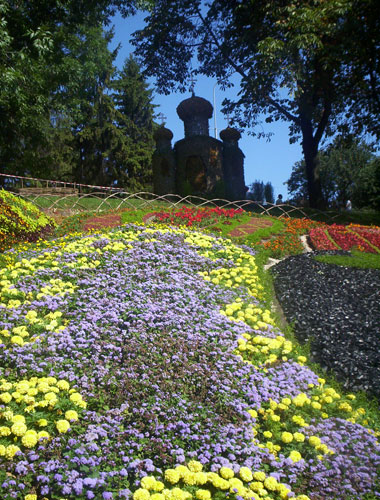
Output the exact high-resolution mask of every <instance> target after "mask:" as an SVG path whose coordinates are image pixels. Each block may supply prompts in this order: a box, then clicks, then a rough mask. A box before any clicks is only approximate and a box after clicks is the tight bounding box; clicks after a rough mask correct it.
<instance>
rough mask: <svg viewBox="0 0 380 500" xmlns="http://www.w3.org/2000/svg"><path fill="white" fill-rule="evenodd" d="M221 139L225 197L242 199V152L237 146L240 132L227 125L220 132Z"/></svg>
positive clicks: (243, 191)
mask: <svg viewBox="0 0 380 500" xmlns="http://www.w3.org/2000/svg"><path fill="white" fill-rule="evenodd" d="M219 135H220V138H221V139H222V141H223V171H224V181H225V185H226V197H227V198H228V199H229V200H244V198H245V193H246V187H245V181H244V154H243V152H242V150H241V149H240V148H239V146H238V141H239V139H240V138H241V135H240V132H239V131H238V130H235V129H234V128H231V127H227V128H225V129H224V130H222V131H221V132H220V134H219Z"/></svg>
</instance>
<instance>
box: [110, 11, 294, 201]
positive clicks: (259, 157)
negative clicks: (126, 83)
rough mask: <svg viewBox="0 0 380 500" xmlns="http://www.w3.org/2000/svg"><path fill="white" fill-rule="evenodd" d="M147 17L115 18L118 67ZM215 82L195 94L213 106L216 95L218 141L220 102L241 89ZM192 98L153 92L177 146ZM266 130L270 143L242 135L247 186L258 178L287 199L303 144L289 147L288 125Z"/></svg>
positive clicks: (204, 82)
mask: <svg viewBox="0 0 380 500" xmlns="http://www.w3.org/2000/svg"><path fill="white" fill-rule="evenodd" d="M144 17H145V14H142V13H138V14H137V15H136V16H133V17H129V18H126V19H123V18H122V17H121V16H120V15H116V16H115V17H114V18H113V19H112V24H113V25H114V29H115V36H114V39H113V42H112V44H111V48H114V47H115V46H116V45H117V44H119V43H120V44H121V48H120V51H119V54H118V57H117V59H116V65H117V66H118V67H119V68H121V67H122V66H123V63H124V61H125V59H126V58H127V57H128V56H129V54H130V53H131V52H133V49H134V47H133V46H132V45H131V44H130V43H129V40H130V38H131V34H132V33H133V32H134V31H136V30H138V29H141V28H142V27H143V26H144ZM148 83H149V84H150V87H151V88H152V89H154V79H148ZM215 83H216V80H213V79H210V78H206V77H200V78H198V80H197V82H196V84H195V89H194V90H195V94H196V95H197V96H200V97H203V98H204V99H207V100H209V101H210V102H211V104H213V102H214V94H215V109H216V128H217V133H218V139H219V132H220V131H221V130H222V129H224V128H226V127H227V120H226V117H225V116H224V115H223V114H222V113H221V112H220V108H221V103H222V101H223V99H224V98H225V97H231V95H234V94H233V93H234V91H235V92H236V91H237V90H238V88H235V90H234V89H227V90H226V91H222V90H221V89H220V88H219V87H217V86H216V87H215V92H214V86H215ZM190 96H191V93H190V91H189V92H187V93H184V94H181V93H173V94H170V95H167V96H166V95H160V94H158V93H157V92H154V104H157V105H158V106H159V107H157V108H156V113H157V114H158V113H163V114H164V115H165V117H166V120H165V123H166V127H167V128H169V129H170V130H171V131H172V132H173V134H174V137H173V141H172V144H174V143H175V142H176V141H178V140H180V139H182V138H183V136H184V127H183V122H182V121H181V120H180V119H179V117H178V115H177V112H176V108H177V106H178V105H179V103H180V102H181V101H182V100H184V99H187V98H188V97H190ZM214 128H215V127H214V118H212V119H211V120H210V121H209V131H210V135H211V136H213V137H214ZM262 130H264V132H265V133H268V132H272V133H273V134H274V135H273V136H272V138H271V141H270V142H267V141H266V139H257V138H255V137H252V136H251V135H248V133H247V131H245V132H244V133H243V134H242V138H241V139H240V141H239V146H240V148H241V150H242V151H243V153H244V154H245V161H244V172H245V183H246V185H247V186H248V185H250V184H251V183H252V182H254V181H255V180H256V179H257V180H261V181H264V183H265V182H271V183H272V185H273V188H274V191H275V197H277V195H278V194H279V193H281V194H283V196H284V199H285V198H286V196H287V189H286V186H284V184H283V183H284V182H285V181H286V180H287V179H288V178H289V176H290V173H291V170H292V166H293V165H294V163H295V162H296V161H299V160H301V159H302V151H301V145H300V144H299V143H297V144H289V135H288V125H287V123H285V122H277V123H274V124H270V125H269V124H266V123H263V124H262V127H259V128H258V130H257V131H258V132H260V131H262Z"/></svg>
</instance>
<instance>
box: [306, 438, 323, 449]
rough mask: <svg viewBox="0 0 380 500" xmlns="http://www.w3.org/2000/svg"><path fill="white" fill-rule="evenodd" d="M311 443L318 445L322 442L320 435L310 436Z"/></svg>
mask: <svg viewBox="0 0 380 500" xmlns="http://www.w3.org/2000/svg"><path fill="white" fill-rule="evenodd" d="M309 444H310V445H311V446H314V447H317V446H319V445H320V444H321V440H320V439H319V437H318V436H310V437H309Z"/></svg>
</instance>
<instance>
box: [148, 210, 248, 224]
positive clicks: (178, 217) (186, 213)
mask: <svg viewBox="0 0 380 500" xmlns="http://www.w3.org/2000/svg"><path fill="white" fill-rule="evenodd" d="M242 213H243V209H241V208H239V209H235V208H230V209H225V208H218V207H215V208H196V207H183V208H180V209H178V210H169V211H165V212H154V213H153V214H152V216H153V215H154V217H155V220H156V221H157V222H163V223H165V224H170V225H174V226H182V225H185V226H187V227H191V226H193V227H203V226H205V225H212V224H215V223H217V222H223V221H224V222H225V223H228V221H229V219H232V218H234V217H236V216H238V215H240V214H242Z"/></svg>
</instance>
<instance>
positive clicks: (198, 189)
mask: <svg viewBox="0 0 380 500" xmlns="http://www.w3.org/2000/svg"><path fill="white" fill-rule="evenodd" d="M212 112H213V107H212V105H211V104H210V102H209V101H207V100H206V99H203V98H202V97H197V96H195V95H193V96H192V97H190V98H189V99H185V100H184V101H182V102H181V103H180V104H179V106H178V107H177V113H178V116H179V117H180V119H181V120H182V121H183V122H184V127H185V138H184V139H181V140H180V141H178V142H176V144H175V146H174V149H172V148H171V139H172V137H173V134H172V133H171V132H170V130H168V129H165V128H163V127H161V128H160V129H158V131H157V132H156V133H155V140H156V145H157V146H156V151H155V153H154V155H153V184H154V192H155V193H156V194H160V195H162V194H165V192H166V193H167V194H168V193H177V194H179V195H181V196H187V195H198V196H202V197H205V198H226V197H227V198H228V199H230V200H238V199H240V200H242V199H244V196H245V183H244V167H243V161H244V155H243V153H242V152H241V150H240V149H239V147H238V140H239V138H240V133H239V132H238V131H236V130H234V129H232V128H230V127H228V128H227V129H226V130H224V131H222V132H221V138H222V140H223V142H222V141H219V140H218V139H214V138H213V137H210V136H209V126H208V121H209V119H210V118H211V117H212ZM170 175H172V178H171V180H170V179H169V178H168V177H169V176H170Z"/></svg>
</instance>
